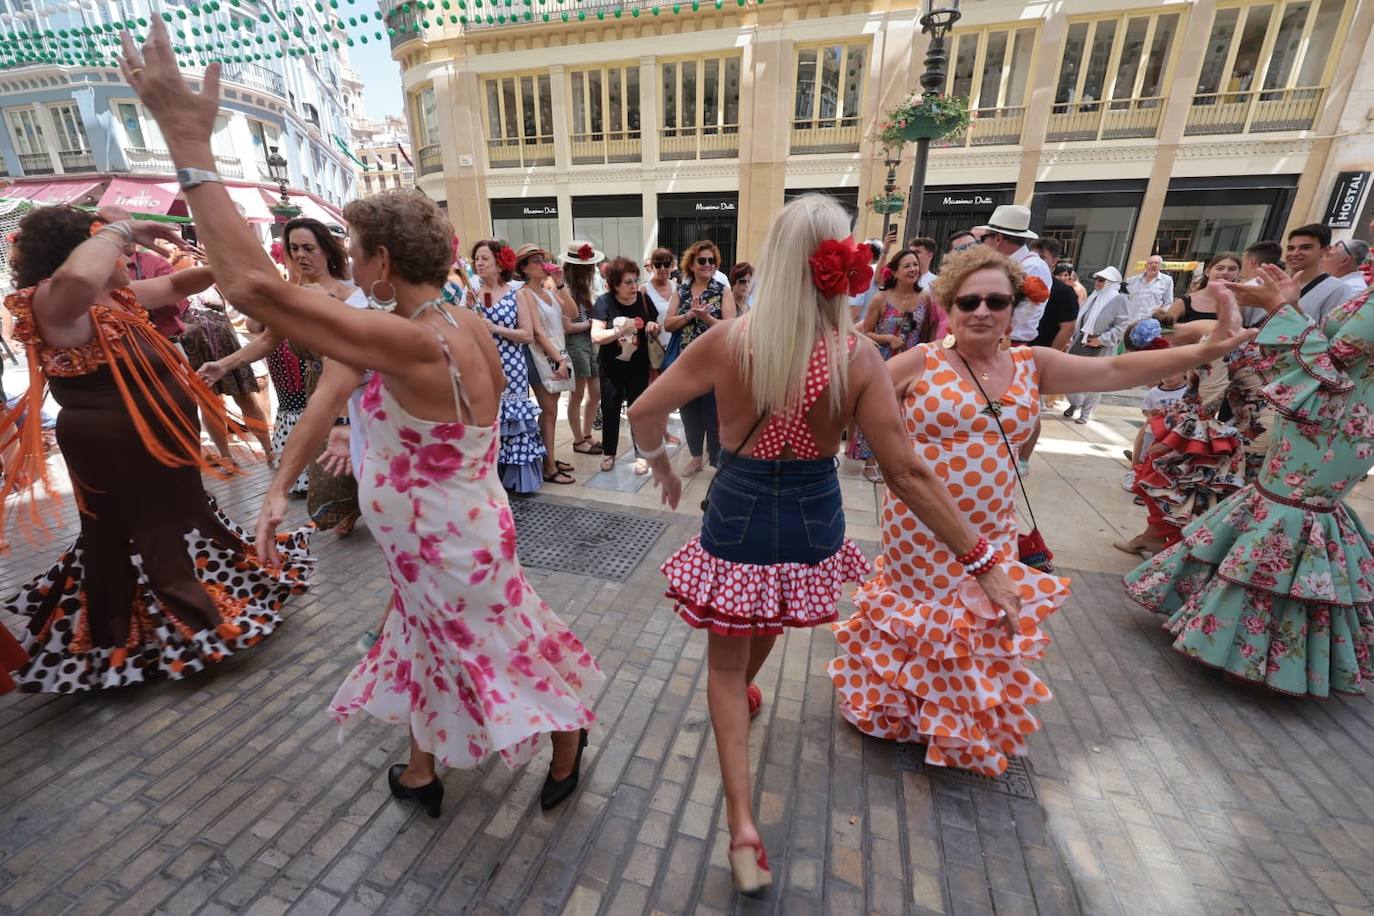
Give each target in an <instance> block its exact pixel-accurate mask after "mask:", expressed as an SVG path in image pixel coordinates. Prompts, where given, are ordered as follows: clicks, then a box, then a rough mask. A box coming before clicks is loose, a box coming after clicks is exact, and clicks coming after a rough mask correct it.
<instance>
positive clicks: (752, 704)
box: [744, 684, 763, 719]
mask: <svg viewBox="0 0 1374 916" xmlns="http://www.w3.org/2000/svg"><path fill="white" fill-rule="evenodd" d="M744 695H745V697H747V698H748V700H749V718H751V719H753V718H756V717H757V716H758V714H759V710H761V709H763V691H762V690H760V689H759V685H758V684H750V685H749V687H748V688H747V689H746V690H745V691H744Z"/></svg>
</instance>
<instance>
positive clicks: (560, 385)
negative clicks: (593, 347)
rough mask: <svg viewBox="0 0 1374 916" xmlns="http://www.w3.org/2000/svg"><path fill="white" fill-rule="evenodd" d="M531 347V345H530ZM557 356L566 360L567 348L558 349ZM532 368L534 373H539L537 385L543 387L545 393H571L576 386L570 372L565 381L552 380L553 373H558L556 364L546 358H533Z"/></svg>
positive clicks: (575, 381)
mask: <svg viewBox="0 0 1374 916" xmlns="http://www.w3.org/2000/svg"><path fill="white" fill-rule="evenodd" d="M531 346H533V345H532V344H531ZM558 354H559V355H560V356H562V357H563V359H567V358H568V350H567V348H566V347H562V348H560V349H559V351H558ZM530 355H531V356H533V355H534V354H533V353H531V354H530ZM568 365H569V366H571V365H572V363H569V364H568ZM534 368H535V371H536V372H538V373H539V383H540V384H541V385H543V386H544V390H545V391H547V392H548V393H549V394H560V393H562V392H564V391H572V390H573V388H575V387H576V386H577V380H576V379H574V378H573V374H572V372H571V371H570V372H569V373H568V377H567V378H565V379H556V378H554V377H553V376H554V373H555V372H557V371H558V363H556V362H554V361H553V360H551V359H549V358H548V357H542V358H541V357H538V356H535V357H534Z"/></svg>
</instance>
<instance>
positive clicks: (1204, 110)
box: [1183, 86, 1326, 136]
mask: <svg viewBox="0 0 1374 916" xmlns="http://www.w3.org/2000/svg"><path fill="white" fill-rule="evenodd" d="M1325 92H1326V88H1325V87H1324V86H1307V87H1304V88H1300V89H1259V90H1251V91H1248V92H1204V93H1199V94H1197V95H1195V96H1193V104H1192V107H1190V108H1189V109H1188V123H1187V125H1186V126H1185V127H1184V130H1183V132H1184V133H1185V134H1189V135H1193V136H1196V135H1199V134H1252V133H1253V134H1258V133H1268V132H1271V131H1280V130H1311V129H1312V124H1313V122H1315V121H1316V119H1317V112H1318V111H1319V110H1320V109H1321V103H1322V95H1323V94H1324V93H1325Z"/></svg>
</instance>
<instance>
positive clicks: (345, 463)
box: [319, 426, 353, 477]
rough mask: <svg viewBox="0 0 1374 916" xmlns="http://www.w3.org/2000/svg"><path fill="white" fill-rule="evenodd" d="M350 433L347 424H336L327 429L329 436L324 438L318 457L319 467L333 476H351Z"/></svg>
mask: <svg viewBox="0 0 1374 916" xmlns="http://www.w3.org/2000/svg"><path fill="white" fill-rule="evenodd" d="M351 435H352V434H351V433H350V432H349V428H348V427H347V426H336V427H334V428H333V429H331V430H330V431H329V438H328V439H326V440H325V444H324V451H323V452H321V453H320V457H319V462H320V467H322V468H324V470H325V473H327V474H332V475H333V476H335V477H352V476H353V460H352V458H351V457H350V456H351V452H350V451H349V448H348V440H349V437H350V436H351Z"/></svg>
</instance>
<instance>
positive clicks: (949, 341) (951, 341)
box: [940, 331, 959, 350]
mask: <svg viewBox="0 0 1374 916" xmlns="http://www.w3.org/2000/svg"><path fill="white" fill-rule="evenodd" d="M958 342H959V341H958V340H957V339H956V338H955V336H954V332H953V331H950V332H949V333H948V334H946V335H945V339H944V340H942V341H940V346H942V347H944V348H945V349H946V350H953V349H954V345H955V344H956V343H958Z"/></svg>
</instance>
